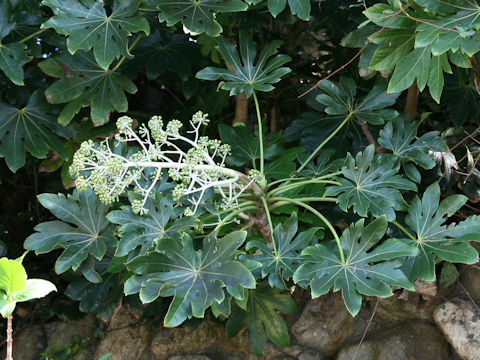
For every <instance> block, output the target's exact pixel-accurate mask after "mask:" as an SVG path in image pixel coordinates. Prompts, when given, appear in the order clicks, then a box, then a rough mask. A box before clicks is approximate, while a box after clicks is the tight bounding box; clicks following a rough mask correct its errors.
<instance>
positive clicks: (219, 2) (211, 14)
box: [148, 0, 248, 36]
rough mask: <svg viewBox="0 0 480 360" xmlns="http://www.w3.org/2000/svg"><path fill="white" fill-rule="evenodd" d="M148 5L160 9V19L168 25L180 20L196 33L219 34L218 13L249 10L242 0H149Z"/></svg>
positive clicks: (220, 27)
mask: <svg viewBox="0 0 480 360" xmlns="http://www.w3.org/2000/svg"><path fill="white" fill-rule="evenodd" d="M148 5H150V6H153V7H154V8H156V9H158V10H160V12H159V14H158V19H159V20H160V22H163V21H166V22H167V25H168V26H173V25H175V24H176V23H178V22H180V21H181V22H182V24H183V25H184V26H185V27H186V28H187V29H188V30H190V31H192V32H194V33H206V34H207V35H209V36H218V35H220V33H221V32H222V26H221V25H220V24H219V23H218V22H217V21H216V20H215V17H216V15H217V14H218V13H222V12H225V13H232V12H238V11H245V10H247V8H248V6H247V4H246V3H244V2H243V1H241V0H149V1H148Z"/></svg>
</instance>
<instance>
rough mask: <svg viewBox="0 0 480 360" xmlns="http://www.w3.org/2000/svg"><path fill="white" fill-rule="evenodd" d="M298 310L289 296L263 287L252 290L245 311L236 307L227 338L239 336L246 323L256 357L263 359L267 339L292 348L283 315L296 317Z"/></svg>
mask: <svg viewBox="0 0 480 360" xmlns="http://www.w3.org/2000/svg"><path fill="white" fill-rule="evenodd" d="M296 311H297V306H296V304H295V301H293V299H292V298H291V297H290V296H289V295H288V294H282V293H280V292H279V290H277V289H272V288H270V287H268V286H261V287H259V288H258V289H255V290H250V291H249V294H248V298H247V301H246V304H245V309H242V308H240V307H234V308H233V310H232V314H231V315H230V317H229V319H228V321H227V324H226V326H225V328H226V331H227V336H228V337H233V336H235V335H236V334H237V333H238V332H239V331H240V330H241V329H242V328H243V325H244V323H245V322H246V323H247V330H248V339H249V342H250V348H251V349H252V352H253V353H254V354H255V355H257V356H263V351H264V349H265V346H266V345H267V337H268V339H270V340H271V341H272V342H273V343H274V344H275V345H277V346H288V345H290V338H289V335H288V328H287V325H286V324H285V320H284V319H283V317H282V316H281V315H280V314H279V313H283V314H285V315H293V314H295V313H296Z"/></svg>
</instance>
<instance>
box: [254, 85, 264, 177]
mask: <svg viewBox="0 0 480 360" xmlns="http://www.w3.org/2000/svg"><path fill="white" fill-rule="evenodd" d="M253 101H254V102H255V111H256V112H257V121H258V141H259V143H260V173H261V174H262V176H263V173H264V162H265V159H264V155H263V126H262V115H261V113H260V106H259V105H258V99H257V94H255V90H253Z"/></svg>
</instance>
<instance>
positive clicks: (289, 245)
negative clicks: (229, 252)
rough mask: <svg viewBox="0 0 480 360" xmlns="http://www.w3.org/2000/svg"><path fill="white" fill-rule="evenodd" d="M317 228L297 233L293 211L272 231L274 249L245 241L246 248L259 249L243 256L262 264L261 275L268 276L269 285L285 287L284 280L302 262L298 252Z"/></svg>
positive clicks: (310, 238)
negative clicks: (288, 217)
mask: <svg viewBox="0 0 480 360" xmlns="http://www.w3.org/2000/svg"><path fill="white" fill-rule="evenodd" d="M317 230H318V228H315V227H313V228H311V229H309V230H307V231H304V232H302V233H300V234H298V235H297V231H298V220H297V214H296V213H293V214H292V216H291V217H290V219H288V220H287V221H286V222H285V223H284V224H283V225H282V224H278V225H277V226H276V227H275V229H274V231H273V241H274V242H275V248H276V251H275V250H271V249H270V248H269V247H268V246H267V244H266V243H264V242H261V241H258V240H252V241H249V242H247V245H246V249H247V250H251V249H258V250H259V251H257V252H256V253H255V254H253V255H248V256H245V258H247V259H252V260H256V261H258V262H260V263H261V264H262V267H261V271H262V277H267V276H268V283H269V285H270V286H271V287H276V288H278V289H286V288H287V286H286V284H285V280H289V279H290V278H291V277H292V275H293V273H294V272H295V270H296V269H297V268H298V266H299V265H300V264H301V263H302V260H303V259H302V257H301V256H300V253H301V251H302V250H303V249H305V248H306V247H307V246H308V245H309V244H310V243H311V242H312V240H313V238H314V235H315V232H316V231H317ZM295 235H297V236H295Z"/></svg>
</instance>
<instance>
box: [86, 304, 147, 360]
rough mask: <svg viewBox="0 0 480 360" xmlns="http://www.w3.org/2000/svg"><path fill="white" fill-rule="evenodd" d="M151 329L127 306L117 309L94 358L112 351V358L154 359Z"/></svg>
mask: <svg viewBox="0 0 480 360" xmlns="http://www.w3.org/2000/svg"><path fill="white" fill-rule="evenodd" d="M151 338H152V334H151V330H150V327H149V326H148V325H142V324H139V323H138V319H137V318H136V317H135V316H134V314H132V313H131V312H130V311H129V310H128V309H127V308H126V307H121V308H119V309H117V310H116V311H115V313H114V314H113V316H112V319H111V321H110V324H109V326H108V328H107V331H106V335H105V338H104V339H103V340H102V341H100V343H99V344H98V346H97V349H96V351H95V355H94V357H93V358H94V359H98V358H100V357H101V356H103V355H105V354H108V353H111V354H112V356H111V357H110V360H127V359H135V360H152V359H153V356H152V353H151V351H150V340H151Z"/></svg>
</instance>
